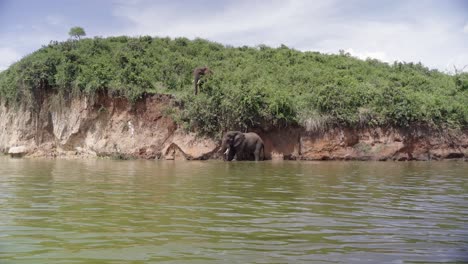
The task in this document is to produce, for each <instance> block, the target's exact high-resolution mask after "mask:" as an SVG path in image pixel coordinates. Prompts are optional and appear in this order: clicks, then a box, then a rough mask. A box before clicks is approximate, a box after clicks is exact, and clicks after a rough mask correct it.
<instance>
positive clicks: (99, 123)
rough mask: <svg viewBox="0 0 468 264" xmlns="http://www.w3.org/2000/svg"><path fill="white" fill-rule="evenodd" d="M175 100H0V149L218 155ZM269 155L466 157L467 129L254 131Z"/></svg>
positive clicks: (38, 153) (35, 153)
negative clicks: (17, 103)
mask: <svg viewBox="0 0 468 264" xmlns="http://www.w3.org/2000/svg"><path fill="white" fill-rule="evenodd" d="M172 100H173V98H172V97H171V96H169V95H146V96H144V97H143V98H142V99H140V100H139V101H137V102H136V103H135V104H131V103H130V102H129V101H128V100H127V99H124V98H113V97H109V96H108V95H107V94H100V95H98V96H96V97H95V98H93V99H92V100H91V99H89V98H87V97H77V98H74V99H71V100H70V101H67V102H61V104H58V103H57V102H58V101H59V102H60V100H58V98H57V95H49V96H44V97H43V98H42V101H41V102H40V107H37V108H36V110H33V109H32V108H28V107H24V106H23V107H19V108H15V107H10V106H8V105H7V104H5V103H2V104H1V105H0V129H1V131H2V133H1V134H0V150H2V151H3V152H5V153H7V152H8V151H9V150H10V149H11V148H13V147H18V146H21V147H23V148H24V149H25V151H24V154H25V155H27V156H29V157H52V158H57V157H58V158H60V157H68V158H70V157H71V158H77V157H78V158H80V157H96V156H115V157H121V158H141V159H162V160H167V159H176V160H177V159H182V160H194V159H195V160H196V159H216V158H219V153H218V149H219V144H220V142H219V141H217V140H214V139H211V138H206V137H198V136H196V134H194V133H187V132H185V131H183V129H181V128H179V127H178V126H177V124H176V123H175V122H174V121H173V120H172V119H171V118H170V117H169V116H167V115H166V114H165V113H166V111H167V109H168V107H170V105H171V102H172ZM253 131H255V132H257V133H258V134H260V136H261V137H262V139H263V140H264V142H265V152H266V157H267V158H268V159H293V160H401V161H405V160H442V159H466V157H468V131H449V130H434V129H428V128H416V127H415V128H405V129H403V128H392V127H375V128H355V129H351V128H338V127H336V128H329V129H326V130H319V131H308V130H307V129H305V128H300V127H286V128H270V129H268V130H262V129H253Z"/></svg>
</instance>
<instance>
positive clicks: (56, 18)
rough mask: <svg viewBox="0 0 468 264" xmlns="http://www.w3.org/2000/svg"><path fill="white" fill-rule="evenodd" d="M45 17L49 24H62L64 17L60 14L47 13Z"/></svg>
mask: <svg viewBox="0 0 468 264" xmlns="http://www.w3.org/2000/svg"><path fill="white" fill-rule="evenodd" d="M45 19H46V22H47V24H49V25H51V26H57V25H62V24H63V23H64V22H65V18H64V17H63V16H61V15H48V16H46V18H45Z"/></svg>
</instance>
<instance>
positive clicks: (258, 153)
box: [221, 131, 265, 161]
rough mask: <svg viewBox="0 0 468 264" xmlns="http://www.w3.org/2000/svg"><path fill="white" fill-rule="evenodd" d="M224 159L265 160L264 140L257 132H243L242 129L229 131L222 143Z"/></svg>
mask: <svg viewBox="0 0 468 264" xmlns="http://www.w3.org/2000/svg"><path fill="white" fill-rule="evenodd" d="M221 151H222V153H223V156H224V159H225V160H227V161H231V160H233V159H234V157H236V160H255V161H259V160H263V159H264V158H265V146H264V144H263V140H262V139H261V138H260V136H259V135H257V134H256V133H253V132H250V133H242V132H240V131H229V132H227V133H226V134H225V135H224V137H223V141H222V144H221Z"/></svg>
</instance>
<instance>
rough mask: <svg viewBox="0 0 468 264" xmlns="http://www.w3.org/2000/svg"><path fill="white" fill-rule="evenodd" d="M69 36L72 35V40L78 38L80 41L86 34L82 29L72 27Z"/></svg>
mask: <svg viewBox="0 0 468 264" xmlns="http://www.w3.org/2000/svg"><path fill="white" fill-rule="evenodd" d="M68 35H70V37H72V38H77V39H78V40H80V39H81V37H84V36H86V32H85V31H84V29H83V28H82V27H72V28H70V31H69V32H68Z"/></svg>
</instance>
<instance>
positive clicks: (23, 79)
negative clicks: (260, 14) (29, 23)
mask: <svg viewBox="0 0 468 264" xmlns="http://www.w3.org/2000/svg"><path fill="white" fill-rule="evenodd" d="M203 65H208V66H209V67H210V68H211V69H212V71H213V72H214V74H213V75H212V76H211V77H210V78H209V79H208V80H206V81H205V83H204V84H203V86H202V88H201V93H200V94H199V95H198V96H194V95H193V80H192V71H193V69H194V68H195V67H198V66H203ZM38 89H39V90H40V89H49V90H51V91H54V92H56V93H59V94H61V95H63V97H64V98H65V97H66V96H67V95H73V94H82V93H84V94H87V95H93V94H95V93H96V92H97V91H100V90H101V91H107V92H108V93H109V94H111V95H113V96H125V97H127V98H129V99H130V100H131V101H135V100H138V98H140V97H141V96H142V95H143V94H144V93H145V92H150V93H170V94H173V95H175V96H176V98H177V99H176V101H177V102H176V105H179V106H180V109H174V110H171V111H168V112H171V113H172V115H174V116H175V118H176V120H177V121H178V122H179V123H180V124H181V125H183V126H184V127H186V128H188V129H191V130H196V131H198V132H200V133H204V134H214V133H217V132H219V131H221V130H225V129H244V128H247V127H264V128H265V127H272V126H276V127H279V126H285V125H296V124H299V125H302V126H305V127H307V128H308V129H309V130H320V129H324V128H326V127H329V126H335V125H344V126H352V127H353V126H354V127H357V126H382V125H393V126H401V127H405V126H410V125H427V126H432V127H439V128H444V127H452V128H466V127H467V126H468V74H467V73H458V74H456V75H448V74H444V73H441V72H439V71H437V70H429V69H428V68H426V67H424V66H423V65H421V64H414V63H394V64H393V65H389V64H387V63H382V62H380V61H377V60H371V59H368V60H366V61H362V60H359V59H356V58H354V57H351V56H350V55H349V54H347V53H344V52H340V54H337V55H326V54H320V53H318V52H300V51H297V50H293V49H290V48H288V47H286V46H281V47H279V48H270V47H267V46H258V47H246V46H244V47H226V46H223V45H221V44H218V43H213V42H209V41H206V40H202V39H195V40H193V41H191V40H188V39H186V38H176V39H170V38H152V37H149V36H144V37H139V38H130V37H125V36H121V37H110V38H106V39H103V38H99V37H96V38H93V39H89V38H88V39H82V40H79V41H66V42H61V43H58V42H51V43H50V44H49V45H48V46H45V47H43V48H41V49H40V50H38V51H36V52H34V53H33V54H30V55H29V56H27V57H25V58H23V59H22V60H21V61H19V62H17V63H16V64H14V65H12V66H11V67H10V68H9V69H8V70H6V71H4V72H2V73H0V97H2V98H4V99H6V100H8V101H10V102H20V101H24V98H32V97H34V94H37V90H38Z"/></svg>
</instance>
